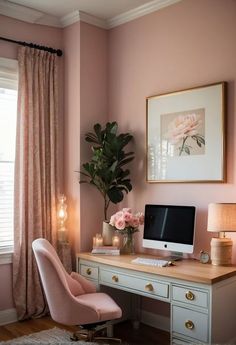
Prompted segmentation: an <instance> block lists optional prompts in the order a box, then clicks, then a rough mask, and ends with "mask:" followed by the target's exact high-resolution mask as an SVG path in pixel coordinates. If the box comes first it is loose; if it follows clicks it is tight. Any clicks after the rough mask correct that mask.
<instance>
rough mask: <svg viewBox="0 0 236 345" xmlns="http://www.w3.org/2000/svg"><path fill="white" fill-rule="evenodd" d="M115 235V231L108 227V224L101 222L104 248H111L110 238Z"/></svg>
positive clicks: (110, 226)
mask: <svg viewBox="0 0 236 345" xmlns="http://www.w3.org/2000/svg"><path fill="white" fill-rule="evenodd" d="M114 234H115V229H114V227H113V226H112V225H110V224H109V223H108V222H105V221H104V222H103V227H102V237H103V244H104V245H105V246H111V245H112V237H113V236H114Z"/></svg>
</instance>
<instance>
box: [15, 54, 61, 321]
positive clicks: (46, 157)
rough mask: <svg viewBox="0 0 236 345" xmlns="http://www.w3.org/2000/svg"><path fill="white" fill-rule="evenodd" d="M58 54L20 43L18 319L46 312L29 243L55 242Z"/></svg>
mask: <svg viewBox="0 0 236 345" xmlns="http://www.w3.org/2000/svg"><path fill="white" fill-rule="evenodd" d="M57 59H58V57H57V56H55V54H51V53H48V52H46V51H41V50H37V49H32V48H27V47H20V48H19V53H18V63H19V90H18V115H17V116H18V119H17V134H16V162H15V205H14V206H15V210H14V217H15V219H14V231H15V233H14V255H13V296H14V301H15V305H16V309H17V314H18V318H19V319H20V320H23V319H26V318H29V317H32V316H33V317H37V316H39V315H42V314H43V313H44V312H45V307H46V303H45V300H44V296H43V293H42V289H41V285H40V280H39V276H38V271H37V267H36V262H35V260H34V257H33V252H32V241H33V240H34V239H36V238H38V237H43V238H46V239H47V240H49V241H50V242H51V243H52V244H53V245H54V246H56V228H57V224H56V201H57V195H58V190H57V186H58V181H57V171H58V169H57V162H58V159H57V157H58V121H57V115H58V91H57V90H58V82H57V74H58V63H57Z"/></svg>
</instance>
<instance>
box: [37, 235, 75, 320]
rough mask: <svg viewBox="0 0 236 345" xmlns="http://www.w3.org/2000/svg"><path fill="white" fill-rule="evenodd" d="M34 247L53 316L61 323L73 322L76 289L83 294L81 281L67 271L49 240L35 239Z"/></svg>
mask: <svg viewBox="0 0 236 345" xmlns="http://www.w3.org/2000/svg"><path fill="white" fill-rule="evenodd" d="M32 247H33V251H34V254H35V258H36V262H37V266H38V270H39V274H40V278H41V281H42V285H43V289H44V292H45V295H46V299H47V302H48V306H49V310H50V313H51V316H52V318H53V319H54V320H55V321H57V322H60V323H64V324H71V316H72V315H71V311H72V309H74V308H73V305H74V304H75V302H76V300H75V296H76V290H77V291H78V295H79V294H81V289H80V288H81V287H80V286H79V283H77V282H76V281H74V279H73V278H71V276H70V275H69V274H68V273H67V272H66V270H65V268H64V267H63V265H62V263H61V261H60V259H59V257H58V255H57V253H56V251H55V249H54V248H53V246H52V245H51V244H50V243H49V242H48V241H47V240H45V239H42V238H39V239H37V240H34V241H33V243H32ZM77 287H78V289H77Z"/></svg>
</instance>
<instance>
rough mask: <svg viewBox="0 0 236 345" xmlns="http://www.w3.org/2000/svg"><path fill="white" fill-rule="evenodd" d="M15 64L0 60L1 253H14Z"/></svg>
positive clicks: (8, 60)
mask: <svg viewBox="0 0 236 345" xmlns="http://www.w3.org/2000/svg"><path fill="white" fill-rule="evenodd" d="M16 106H17V61H16V60H11V59H4V58H0V253H1V252H2V253H4V252H9V251H13V216H14V214H13V207H14V205H13V196H14V162H15V138H16Z"/></svg>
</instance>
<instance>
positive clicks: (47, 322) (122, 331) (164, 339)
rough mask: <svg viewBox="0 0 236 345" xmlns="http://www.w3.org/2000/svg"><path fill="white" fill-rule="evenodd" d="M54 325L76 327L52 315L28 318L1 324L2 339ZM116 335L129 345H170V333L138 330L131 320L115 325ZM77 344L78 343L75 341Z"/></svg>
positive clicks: (71, 329) (69, 328) (70, 328)
mask: <svg viewBox="0 0 236 345" xmlns="http://www.w3.org/2000/svg"><path fill="white" fill-rule="evenodd" d="M53 327H60V328H64V329H66V330H69V331H72V332H73V331H74V330H76V329H77V328H76V327H69V326H62V325H60V324H58V323H56V322H54V321H53V320H52V319H51V318H50V317H43V318H41V319H34V320H27V321H21V322H16V323H11V324H8V325H5V326H0V341H2V340H10V339H13V338H17V337H21V336H23V335H28V334H31V333H35V332H40V331H42V330H46V329H50V328H53ZM114 336H116V337H119V338H121V339H122V343H124V344H129V345H169V344H170V336H169V333H167V332H164V331H160V330H157V329H156V328H153V327H149V326H146V325H143V324H141V325H140V328H139V329H138V330H135V329H133V327H132V324H131V323H130V322H129V321H126V322H122V323H120V324H117V325H115V327H114ZM75 344H76V343H75Z"/></svg>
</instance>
